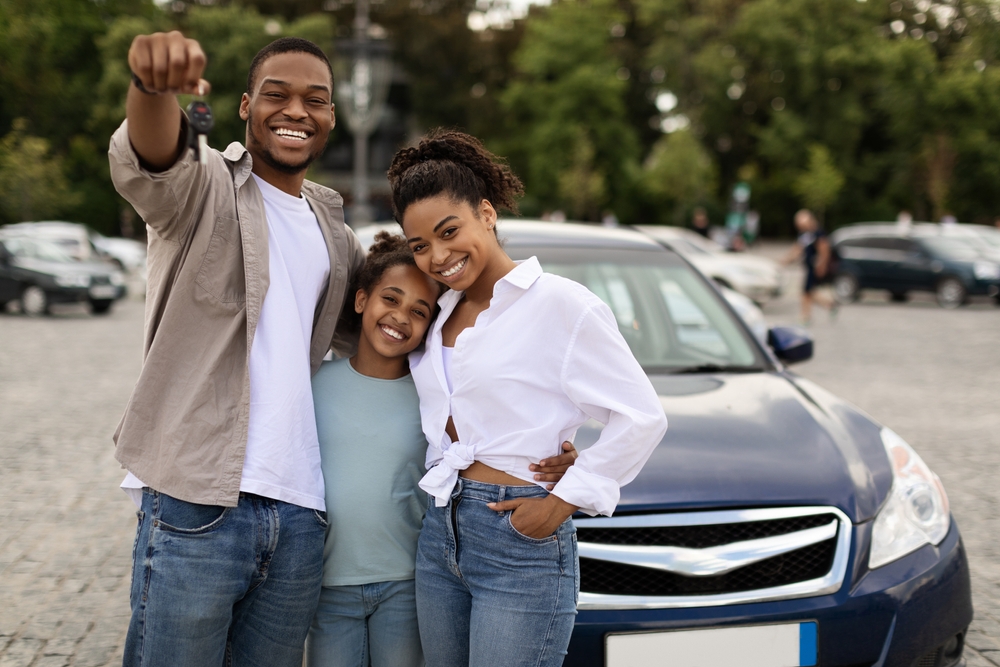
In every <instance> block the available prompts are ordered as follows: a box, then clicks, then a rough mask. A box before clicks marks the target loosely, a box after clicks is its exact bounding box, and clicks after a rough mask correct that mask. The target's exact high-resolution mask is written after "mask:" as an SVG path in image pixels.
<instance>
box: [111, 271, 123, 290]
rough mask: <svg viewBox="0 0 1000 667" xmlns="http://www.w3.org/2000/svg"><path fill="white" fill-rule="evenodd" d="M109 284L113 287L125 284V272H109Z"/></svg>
mask: <svg viewBox="0 0 1000 667" xmlns="http://www.w3.org/2000/svg"><path fill="white" fill-rule="evenodd" d="M110 280H111V284H112V285H114V286H115V287H121V286H122V285H124V284H125V274H124V273H122V272H121V271H115V272H114V273H112V274H111V278H110Z"/></svg>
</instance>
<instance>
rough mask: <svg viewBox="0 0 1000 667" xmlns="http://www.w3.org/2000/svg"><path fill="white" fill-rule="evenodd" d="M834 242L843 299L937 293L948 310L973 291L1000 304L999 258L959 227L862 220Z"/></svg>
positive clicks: (837, 283) (838, 291)
mask: <svg viewBox="0 0 1000 667" xmlns="http://www.w3.org/2000/svg"><path fill="white" fill-rule="evenodd" d="M955 227H956V228H958V226H957V225H956V226H955ZM831 242H832V244H833V248H834V251H835V253H836V255H837V257H838V258H839V261H838V263H837V264H838V266H837V275H836V276H835V277H834V283H833V285H834V290H835V292H836V294H837V298H838V299H840V300H841V301H845V302H846V301H854V300H856V299H857V298H858V296H859V294H860V292H861V290H863V289H884V290H888V291H889V292H890V293H891V294H892V298H893V300H894V301H903V300H905V299H906V297H907V294H908V293H910V292H914V291H927V292H934V293H935V294H936V296H937V301H938V303H939V304H941V305H942V306H943V307H945V308H955V307H957V306H960V305H961V304H963V303H965V302H966V301H967V300H968V297H969V296H970V295H986V296H991V297H994V298H996V299H997V302H998V303H1000V263H998V259H1000V258H998V256H997V254H996V253H995V252H993V251H991V250H990V249H989V248H988V247H987V246H986V245H985V242H982V241H979V240H978V239H977V238H973V237H971V236H969V235H966V234H964V233H961V232H959V231H958V229H949V228H948V227H947V226H944V225H937V224H933V223H917V224H913V225H909V226H900V225H897V224H894V223H864V224H858V225H851V226H848V227H843V228H841V229H838V230H837V231H835V232H834V233H833V235H832V236H831Z"/></svg>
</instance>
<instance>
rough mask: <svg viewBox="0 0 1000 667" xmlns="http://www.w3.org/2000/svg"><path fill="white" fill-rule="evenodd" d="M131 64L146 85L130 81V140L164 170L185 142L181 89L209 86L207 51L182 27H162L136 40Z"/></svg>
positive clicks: (206, 89) (189, 90)
mask: <svg viewBox="0 0 1000 667" xmlns="http://www.w3.org/2000/svg"><path fill="white" fill-rule="evenodd" d="M128 64H129V68H130V69H131V70H132V73H133V74H135V75H136V76H137V77H138V78H139V79H140V81H141V83H142V88H144V89H145V91H146V92H143V90H140V89H139V88H138V87H137V86H136V84H135V82H134V81H133V83H132V85H130V86H129V90H128V99H127V100H126V102H125V113H126V117H127V118H128V138H129V141H130V142H131V143H132V148H133V149H134V150H135V152H136V154H137V155H138V156H139V158H140V159H141V160H142V162H143V164H144V165H145V166H147V167H148V168H149V169H150V170H151V171H164V170H166V169H169V168H170V167H171V166H173V164H174V163H175V162H176V161H177V158H178V157H180V155H181V152H182V151H183V150H184V148H185V139H186V137H182V136H181V129H182V123H181V109H180V106H178V104H177V97H176V96H177V94H178V93H189V94H202V95H205V94H207V93H208V92H209V88H210V86H209V83H208V82H207V81H205V80H204V79H202V78H201V75H202V73H203V72H204V70H205V53H204V52H203V51H202V50H201V46H200V45H199V44H198V42H196V41H195V40H193V39H188V38H186V37H184V35H182V34H181V33H179V32H177V31H173V32H168V33H162V32H159V33H154V34H152V35H139V36H137V37H136V38H135V39H134V40H133V41H132V46H131V48H129V52H128Z"/></svg>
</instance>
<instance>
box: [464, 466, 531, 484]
mask: <svg viewBox="0 0 1000 667" xmlns="http://www.w3.org/2000/svg"><path fill="white" fill-rule="evenodd" d="M458 476H459V477H463V478H465V479H471V480H475V481H477V482H483V483H484V484H497V485H500V486H531V482H526V481H525V480H523V479H521V478H520V477H514V476H513V475H508V474H507V473H505V472H504V471H502V470H497V469H496V468H491V467H489V466H488V465H486V464H485V463H482V462H480V461H473V462H472V465H471V466H469V467H468V468H466V469H465V470H459V471H458Z"/></svg>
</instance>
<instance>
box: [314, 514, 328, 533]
mask: <svg viewBox="0 0 1000 667" xmlns="http://www.w3.org/2000/svg"><path fill="white" fill-rule="evenodd" d="M313 516H315V517H316V521H317V522H318V523H319V525H320V527H321V528H323V529H326V528H329V527H330V522H329V521H328V520H327V518H326V512H320V511H319V510H313Z"/></svg>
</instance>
